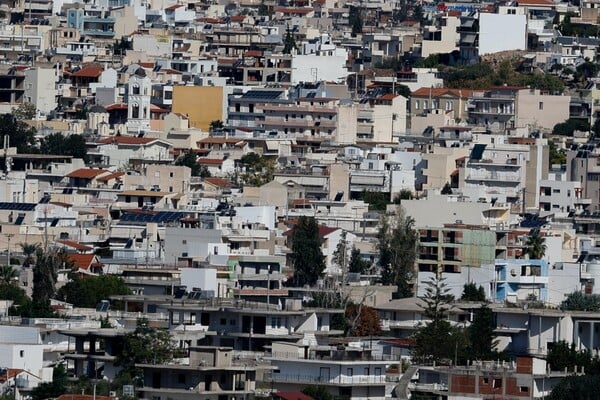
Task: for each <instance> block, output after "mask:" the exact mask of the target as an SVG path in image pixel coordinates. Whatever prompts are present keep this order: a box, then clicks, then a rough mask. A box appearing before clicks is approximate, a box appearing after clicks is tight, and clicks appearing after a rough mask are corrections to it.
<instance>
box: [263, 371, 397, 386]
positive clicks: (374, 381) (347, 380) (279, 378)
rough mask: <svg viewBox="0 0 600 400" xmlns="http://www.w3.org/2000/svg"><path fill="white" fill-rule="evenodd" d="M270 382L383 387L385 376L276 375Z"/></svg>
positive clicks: (272, 376)
mask: <svg viewBox="0 0 600 400" xmlns="http://www.w3.org/2000/svg"><path fill="white" fill-rule="evenodd" d="M271 381H272V382H280V383H302V384H316V385H379V384H381V385H383V384H385V383H386V378H385V375H374V376H365V375H363V376H336V377H324V376H312V375H291V374H285V375H284V374H277V373H274V374H272V375H271Z"/></svg>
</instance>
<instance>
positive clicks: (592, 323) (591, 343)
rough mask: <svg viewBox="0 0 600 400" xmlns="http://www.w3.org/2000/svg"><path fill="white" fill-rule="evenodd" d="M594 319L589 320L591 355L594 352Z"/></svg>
mask: <svg viewBox="0 0 600 400" xmlns="http://www.w3.org/2000/svg"><path fill="white" fill-rule="evenodd" d="M594 324H595V322H594V321H590V347H589V349H590V351H591V352H592V355H593V353H594V347H595V346H594Z"/></svg>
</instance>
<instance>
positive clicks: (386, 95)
mask: <svg viewBox="0 0 600 400" xmlns="http://www.w3.org/2000/svg"><path fill="white" fill-rule="evenodd" d="M396 97H398V95H395V94H392V93H388V94H384V95H383V96H379V97H378V98H377V100H394V99H395V98H396Z"/></svg>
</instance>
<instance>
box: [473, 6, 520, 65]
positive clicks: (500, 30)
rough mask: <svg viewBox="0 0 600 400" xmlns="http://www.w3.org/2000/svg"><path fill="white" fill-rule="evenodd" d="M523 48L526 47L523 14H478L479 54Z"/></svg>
mask: <svg viewBox="0 0 600 400" xmlns="http://www.w3.org/2000/svg"><path fill="white" fill-rule="evenodd" d="M509 27H510V29H508V28H509ZM525 49H527V17H526V16H525V15H506V14H505V15H501V14H488V13H481V14H479V55H484V54H490V53H497V52H499V51H506V50H525Z"/></svg>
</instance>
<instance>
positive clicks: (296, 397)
mask: <svg viewBox="0 0 600 400" xmlns="http://www.w3.org/2000/svg"><path fill="white" fill-rule="evenodd" d="M273 397H275V398H276V399H281V400H315V399H313V398H312V397H310V396H308V395H306V394H304V393H302V392H277V393H273Z"/></svg>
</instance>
